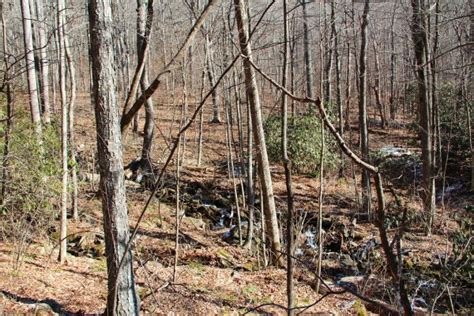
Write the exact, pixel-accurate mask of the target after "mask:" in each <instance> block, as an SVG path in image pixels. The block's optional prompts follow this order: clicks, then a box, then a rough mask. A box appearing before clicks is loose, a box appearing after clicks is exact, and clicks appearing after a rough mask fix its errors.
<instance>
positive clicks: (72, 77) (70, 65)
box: [63, 26, 79, 220]
mask: <svg viewBox="0 0 474 316" xmlns="http://www.w3.org/2000/svg"><path fill="white" fill-rule="evenodd" d="M64 27H65V26H64ZM63 37H64V53H65V57H66V62H67V69H68V73H69V82H70V90H71V95H70V97H69V104H68V132H69V133H68V134H69V135H68V138H69V157H70V159H71V182H72V198H71V207H72V217H73V218H74V220H78V219H79V209H78V194H79V192H78V183H77V182H78V181H77V161H76V148H75V146H76V141H75V137H74V123H75V116H74V114H75V108H76V90H77V88H76V87H77V84H76V67H75V65H74V61H73V56H72V52H71V49H70V47H69V38H68V36H67V35H66V32H64V35H63Z"/></svg>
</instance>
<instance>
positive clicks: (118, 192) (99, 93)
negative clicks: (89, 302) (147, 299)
mask: <svg viewBox="0 0 474 316" xmlns="http://www.w3.org/2000/svg"><path fill="white" fill-rule="evenodd" d="M89 19H90V36H91V52H90V57H91V60H92V71H93V73H92V75H93V97H94V103H95V104H94V105H95V116H96V128H97V151H98V156H99V166H100V190H101V196H102V210H103V213H104V235H105V245H106V252H107V275H108V296H107V310H106V314H107V315H138V313H139V301H138V296H137V293H136V288H135V280H134V275H133V261H132V253H131V251H130V250H127V244H128V242H129V238H130V236H129V235H130V234H129V228H128V215H127V203H126V196H125V185H124V171H123V161H122V144H121V141H122V138H121V132H120V119H119V108H118V104H117V95H116V76H115V70H114V66H113V63H114V55H113V54H114V51H113V38H112V27H113V24H112V11H111V0H90V1H89ZM122 261H123V263H122V265H121V262H122Z"/></svg>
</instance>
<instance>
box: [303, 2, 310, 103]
mask: <svg viewBox="0 0 474 316" xmlns="http://www.w3.org/2000/svg"><path fill="white" fill-rule="evenodd" d="M309 2H311V1H308V2H307V1H306V0H300V3H301V5H302V7H303V47H304V48H303V49H304V65H305V75H306V95H307V96H308V98H312V97H313V58H312V54H311V49H310V47H309V26H308V24H309V21H308V10H307V8H306V6H307V4H308V3H309Z"/></svg>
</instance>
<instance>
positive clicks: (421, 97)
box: [411, 0, 436, 234]
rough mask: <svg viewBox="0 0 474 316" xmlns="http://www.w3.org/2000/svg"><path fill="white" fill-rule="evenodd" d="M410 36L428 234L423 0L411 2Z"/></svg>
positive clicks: (429, 155)
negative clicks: (411, 39)
mask: <svg viewBox="0 0 474 316" xmlns="http://www.w3.org/2000/svg"><path fill="white" fill-rule="evenodd" d="M411 6H412V10H413V16H412V25H411V29H412V37H413V49H414V53H415V75H416V80H417V104H418V117H419V121H420V122H419V130H418V137H419V138H420V141H421V160H422V161H423V190H422V199H423V204H424V209H425V212H426V214H427V217H428V222H427V227H426V228H427V230H426V232H427V233H428V234H431V226H432V224H433V217H434V214H435V211H436V199H435V178H434V163H433V162H434V157H433V151H432V146H433V143H432V124H431V107H430V104H429V101H428V83H427V79H428V78H427V75H426V69H425V67H424V65H425V61H426V59H425V56H426V50H427V47H426V28H425V23H424V20H425V17H424V11H425V8H424V1H421V0H412V1H411Z"/></svg>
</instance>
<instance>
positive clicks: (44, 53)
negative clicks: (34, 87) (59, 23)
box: [34, 0, 51, 124]
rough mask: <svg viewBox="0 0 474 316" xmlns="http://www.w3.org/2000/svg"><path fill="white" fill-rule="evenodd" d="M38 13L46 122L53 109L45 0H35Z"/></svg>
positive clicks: (42, 91) (42, 96)
mask: <svg viewBox="0 0 474 316" xmlns="http://www.w3.org/2000/svg"><path fill="white" fill-rule="evenodd" d="M34 3H35V8H36V15H37V16H38V22H39V26H38V35H39V55H40V66H41V68H40V70H41V73H40V74H41V76H40V82H41V100H42V102H43V120H44V122H45V123H46V124H49V123H50V122H51V117H50V116H51V109H50V107H51V106H50V104H49V58H48V38H47V37H46V25H47V23H46V17H45V14H44V5H43V0H36V1H34Z"/></svg>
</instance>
